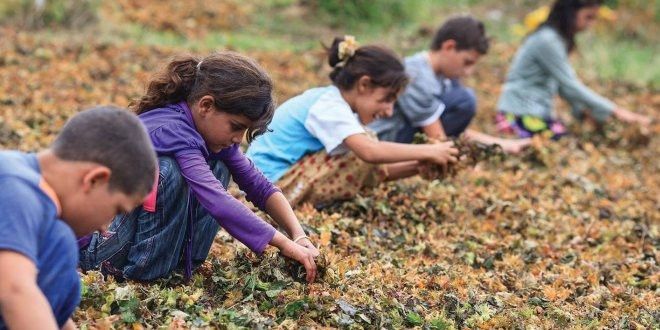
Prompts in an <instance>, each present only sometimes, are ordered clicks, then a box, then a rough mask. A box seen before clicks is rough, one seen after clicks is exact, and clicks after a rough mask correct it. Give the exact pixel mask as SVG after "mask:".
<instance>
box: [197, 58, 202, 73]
mask: <svg viewBox="0 0 660 330" xmlns="http://www.w3.org/2000/svg"><path fill="white" fill-rule="evenodd" d="M202 62H204V60H201V61H199V62H197V71H201V70H202Z"/></svg>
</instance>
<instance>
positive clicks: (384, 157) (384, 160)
mask: <svg viewBox="0 0 660 330" xmlns="http://www.w3.org/2000/svg"><path fill="white" fill-rule="evenodd" d="M344 143H345V144H346V146H347V147H348V148H349V149H350V150H351V151H353V152H354V153H355V154H356V155H357V156H358V158H360V159H362V160H364V161H365V162H367V163H373V164H391V163H397V162H405V161H412V160H425V161H429V162H432V163H437V164H446V163H448V162H456V155H457V154H458V150H456V149H455V148H454V147H453V143H452V142H443V143H436V144H423V145H422V144H419V145H415V144H404V143H394V142H384V141H374V140H372V139H370V138H369V137H368V136H366V135H365V134H355V135H351V136H349V137H347V138H346V139H345V140H344Z"/></svg>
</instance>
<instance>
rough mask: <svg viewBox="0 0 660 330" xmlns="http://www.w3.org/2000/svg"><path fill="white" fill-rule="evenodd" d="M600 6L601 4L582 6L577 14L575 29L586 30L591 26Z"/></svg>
mask: <svg viewBox="0 0 660 330" xmlns="http://www.w3.org/2000/svg"><path fill="white" fill-rule="evenodd" d="M599 8H600V6H590V7H583V8H580V9H579V10H578V11H577V14H576V15H575V29H576V30H577V31H584V30H587V29H588V28H590V27H591V26H592V25H593V24H594V22H595V21H596V18H597V17H598V9H599Z"/></svg>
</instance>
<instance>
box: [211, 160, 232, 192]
mask: <svg viewBox="0 0 660 330" xmlns="http://www.w3.org/2000/svg"><path fill="white" fill-rule="evenodd" d="M211 170H212V171H213V175H214V176H215V177H216V178H217V179H218V181H220V183H222V186H223V187H225V189H227V187H228V186H229V179H230V178H231V175H230V174H229V169H228V168H227V165H225V163H223V162H221V161H216V162H215V163H211Z"/></svg>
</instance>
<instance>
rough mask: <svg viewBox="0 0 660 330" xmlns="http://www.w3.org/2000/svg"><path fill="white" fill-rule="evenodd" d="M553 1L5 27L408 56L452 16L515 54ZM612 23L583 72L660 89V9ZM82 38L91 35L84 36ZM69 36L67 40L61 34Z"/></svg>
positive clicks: (220, 10) (94, 2) (46, 0)
mask: <svg viewBox="0 0 660 330" xmlns="http://www.w3.org/2000/svg"><path fill="white" fill-rule="evenodd" d="M551 2H552V1H551V0H548V1H537V0H512V1H497V0H407V1H400V0H378V1H370V0H263V1H257V0H245V1H238V0H224V1H211V0H191V1H174V0H165V1H140V0H117V1H105V2H104V1H100V0H4V1H2V2H0V25H3V26H11V27H14V28H16V29H22V30H27V29H29V30H41V31H46V33H57V32H55V31H61V30H63V29H77V30H80V31H82V30H87V31H89V32H88V33H90V35H93V36H94V37H95V38H97V37H98V38H106V39H113V38H115V39H116V38H119V39H123V40H134V41H136V42H138V43H143V44H148V45H159V46H160V45H165V46H176V47H179V46H181V47H187V48H189V49H191V50H192V51H195V50H207V49H213V48H217V47H223V48H232V49H237V50H251V49H259V50H275V51H276V50H283V51H299V50H312V49H318V48H319V42H325V43H328V42H329V41H330V40H331V39H332V37H333V36H334V35H341V34H353V35H356V36H357V37H358V40H360V41H362V42H363V43H368V42H378V43H384V44H386V45H388V46H390V47H393V48H394V49H396V50H397V51H399V52H401V53H402V54H409V53H410V52H413V51H417V50H420V49H423V48H426V47H427V44H428V42H429V38H430V36H431V35H432V33H433V31H434V29H435V28H436V27H437V26H438V25H439V24H440V23H441V22H442V21H443V19H445V18H446V17H448V16H450V15H452V14H458V13H468V12H470V13H472V14H474V15H475V16H477V17H479V18H481V19H482V20H484V21H485V23H486V25H487V27H488V31H489V33H490V34H491V35H492V36H493V37H494V39H495V42H505V43H508V44H510V45H513V46H515V45H517V44H518V43H519V42H520V41H521V40H522V38H523V37H524V33H521V31H524V29H521V26H522V25H523V24H524V23H523V22H524V21H525V17H526V15H528V14H529V13H530V12H533V11H534V10H535V9H538V8H539V7H542V6H544V5H545V6H547V5H549V4H551ZM606 4H607V6H608V8H611V9H612V11H613V14H614V18H613V19H608V20H603V22H601V23H600V24H598V26H597V27H596V29H594V30H595V31H593V32H590V33H585V34H583V35H581V36H580V42H579V44H581V45H584V48H585V49H588V51H585V52H581V54H579V55H578V56H576V57H577V58H576V60H575V61H576V65H577V67H578V70H580V71H582V70H585V73H584V74H586V75H588V76H589V77H593V78H596V79H605V80H620V79H623V80H625V81H629V82H631V83H634V84H637V85H643V86H652V87H654V88H657V87H660V60H659V58H660V57H658V56H657V55H656V54H658V53H660V49H659V48H660V46H659V45H660V30H659V28H658V27H659V25H660V0H651V1H649V0H607V1H606ZM82 32H84V31H82ZM64 34H66V32H64Z"/></svg>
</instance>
